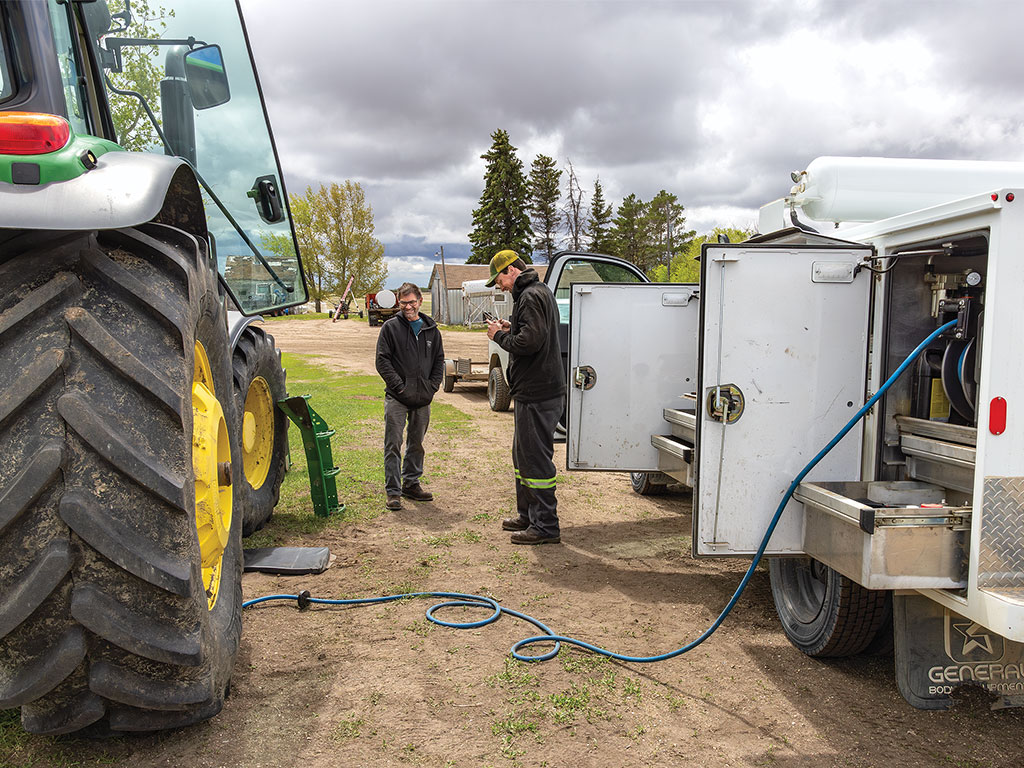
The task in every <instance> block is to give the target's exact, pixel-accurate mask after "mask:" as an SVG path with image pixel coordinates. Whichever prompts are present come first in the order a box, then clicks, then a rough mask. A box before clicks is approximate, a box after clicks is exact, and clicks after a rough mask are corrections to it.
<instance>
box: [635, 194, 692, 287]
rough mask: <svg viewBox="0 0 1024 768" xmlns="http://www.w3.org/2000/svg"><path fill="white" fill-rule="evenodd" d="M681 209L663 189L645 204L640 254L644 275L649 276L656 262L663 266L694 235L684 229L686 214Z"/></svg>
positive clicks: (671, 259)
mask: <svg viewBox="0 0 1024 768" xmlns="http://www.w3.org/2000/svg"><path fill="white" fill-rule="evenodd" d="M683 210H684V209H683V206H682V205H680V204H679V199H678V198H677V197H676V196H675V195H673V194H670V193H668V192H666V191H665V190H664V189H662V190H660V191H659V192H658V194H656V195H655V196H654V198H653V199H652V200H651V202H649V203H648V204H647V209H646V212H645V216H646V218H647V226H646V230H647V233H648V240H647V243H646V248H645V252H644V254H643V256H642V261H643V264H642V265H640V266H642V268H643V269H644V271H645V272H647V274H648V276H651V275H652V270H653V269H654V268H655V267H656V266H658V265H663V266H666V267H667V265H668V264H670V263H671V262H672V261H673V260H674V259H675V257H676V256H677V255H679V254H680V253H682V252H683V251H685V250H686V247H687V245H689V243H690V241H691V240H693V237H694V235H696V234H697V233H696V232H694V231H692V230H686V229H684V227H685V225H686V217H685V216H684V215H683Z"/></svg>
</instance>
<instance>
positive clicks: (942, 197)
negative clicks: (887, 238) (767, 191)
mask: <svg viewBox="0 0 1024 768" xmlns="http://www.w3.org/2000/svg"><path fill="white" fill-rule="evenodd" d="M1005 187H1024V163H1003V162H986V161H977V160H906V159H892V158H885V157H819V158H817V159H816V160H814V161H813V162H812V163H811V164H810V165H809V166H807V170H806V171H803V172H802V173H801V174H800V178H799V180H798V181H797V183H796V186H794V187H793V189H792V190H791V192H790V199H791V200H792V202H794V203H795V204H796V205H797V206H799V207H800V208H802V209H803V211H804V213H806V214H807V216H808V217H809V218H811V219H815V220H817V221H837V222H839V221H878V220H879V219H887V218H889V217H890V216H898V215H899V214H901V213H908V212H909V211H916V210H920V209H921V208H928V207H931V206H933V205H938V204H940V203H945V202H948V201H950V200H959V199H960V198H963V197H969V196H971V195H977V194H981V193H983V192H994V191H996V190H998V189H1003V188H1005Z"/></svg>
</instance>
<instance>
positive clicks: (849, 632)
mask: <svg viewBox="0 0 1024 768" xmlns="http://www.w3.org/2000/svg"><path fill="white" fill-rule="evenodd" d="M768 570H769V577H770V580H771V585H772V597H773V598H774V600H775V610H776V612H777V613H778V615H779V620H780V621H781V622H782V628H783V630H784V631H785V633H786V637H788V638H789V641H790V642H791V643H793V645H795V646H796V647H797V648H799V649H800V650H801V651H803V652H804V653H806V654H807V655H808V656H816V657H827V656H852V655H854V654H857V653H860V652H862V651H864V650H865V649H866V648H867V647H868V646H869V645H870V644H871V642H872V641H873V640H874V639H875V637H876V636H877V635H878V633H879V630H880V629H881V628H882V627H883V626H884V625H885V622H886V617H887V616H891V608H890V609H889V612H887V605H889V603H888V601H889V600H891V597H890V595H889V593H888V592H887V591H885V590H871V589H865V588H864V587H862V586H860V585H859V584H856V583H854V582H853V581H851V580H850V579H848V578H846V577H845V576H843V575H842V574H840V573H839V572H838V571H834V570H832V569H831V568H829V567H828V566H826V565H824V564H822V563H820V562H818V561H817V560H814V559H813V558H809V557H802V558H800V557H777V558H772V559H771V560H770V561H769V566H768Z"/></svg>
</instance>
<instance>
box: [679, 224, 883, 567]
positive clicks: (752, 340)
mask: <svg viewBox="0 0 1024 768" xmlns="http://www.w3.org/2000/svg"><path fill="white" fill-rule="evenodd" d="M872 253H873V249H872V248H869V247H860V246H852V245H851V246H829V245H814V246H808V245H797V246H783V245H743V244H736V245H710V244H708V245H705V246H704V247H703V249H702V255H701V302H700V314H701V321H700V355H699V357H700V365H699V367H698V372H697V377H698V379H697V385H698V386H697V392H698V402H697V456H698V462H697V473H696V477H697V479H696V483H695V487H694V494H693V498H694V505H693V506H694V510H693V549H694V554H695V555H723V554H751V553H753V552H754V551H755V550H756V549H757V546H758V544H759V543H760V541H761V538H762V537H763V535H764V531H765V529H766V528H767V526H768V522H769V521H770V519H771V517H772V515H773V514H774V512H775V510H776V508H777V506H778V504H779V502H780V501H781V500H782V497H783V495H784V494H785V491H786V488H787V487H788V486H789V484H790V483H791V482H792V480H793V478H794V477H795V476H796V475H797V473H798V472H799V471H800V470H801V469H803V467H804V466H805V465H806V464H807V463H808V462H809V461H810V460H811V459H812V458H813V457H814V456H815V455H816V454H817V453H818V451H819V450H821V448H823V447H824V446H825V445H826V444H827V443H828V441H829V440H831V439H832V437H833V436H834V435H835V434H836V433H837V432H838V431H839V430H840V429H841V428H842V427H843V425H844V424H846V422H847V421H849V420H850V418H851V417H852V416H853V415H854V414H855V413H856V412H857V410H858V409H859V408H860V406H862V405H863V404H864V401H865V389H866V383H865V382H866V369H867V362H866V361H867V348H868V343H867V339H868V316H869V295H870V289H871V273H870V272H869V271H868V270H867V269H864V268H862V267H860V266H859V265H860V264H861V263H862V262H863V261H864V259H866V258H868V257H870V256H871V255H872ZM726 411H727V412H726ZM862 443H863V430H862V429H860V428H855V429H854V430H852V431H851V432H850V433H849V434H848V435H847V436H846V437H845V438H844V439H843V440H842V441H841V442H840V443H839V444H838V445H837V446H836V447H835V448H834V449H833V450H832V451H831V453H829V454H828V456H826V457H825V458H824V459H823V460H822V462H821V463H820V464H818V466H817V467H816V468H815V469H814V470H813V471H812V472H811V473H810V475H809V476H808V479H809V480H858V479H860V473H861V447H862ZM802 546H803V508H802V505H801V504H799V503H798V502H793V501H791V502H790V503H789V505H788V506H787V509H786V511H785V512H784V513H783V516H782V519H781V522H780V523H779V526H778V528H776V530H775V533H774V534H773V536H772V540H771V542H770V545H769V548H768V550H767V551H768V553H775V554H794V553H799V552H800V551H801V549H802Z"/></svg>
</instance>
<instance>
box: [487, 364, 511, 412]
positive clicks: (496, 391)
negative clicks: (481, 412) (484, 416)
mask: <svg viewBox="0 0 1024 768" xmlns="http://www.w3.org/2000/svg"><path fill="white" fill-rule="evenodd" d="M487 402H488V403H490V406H491V410H492V411H507V410H508V407H509V406H510V405H511V404H512V394H511V393H510V392H509V391H508V384H506V383H505V374H504V373H502V372H501V366H500V365H496V366H494V367H493V368H491V372H490V373H489V374H488V375H487Z"/></svg>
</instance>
